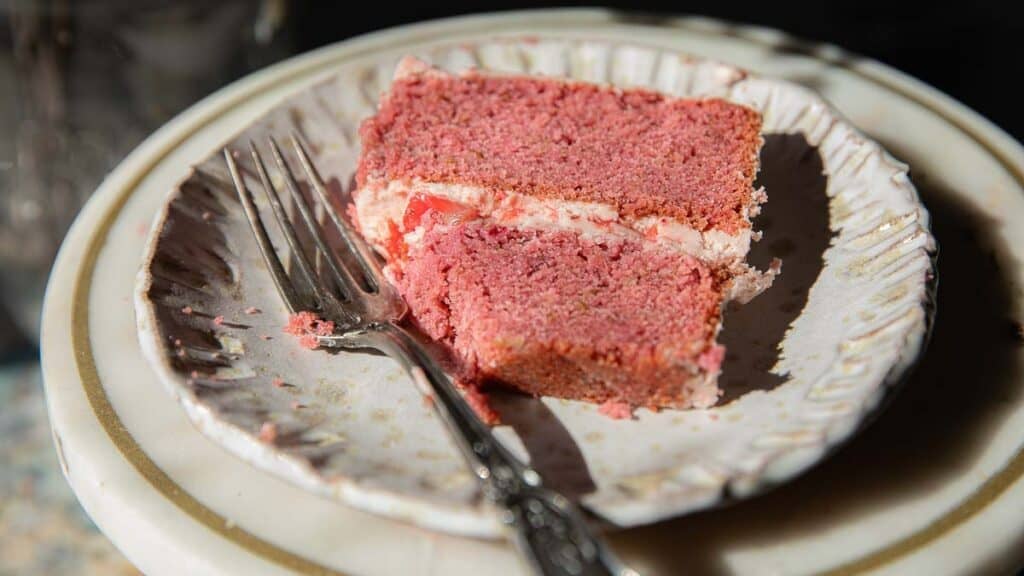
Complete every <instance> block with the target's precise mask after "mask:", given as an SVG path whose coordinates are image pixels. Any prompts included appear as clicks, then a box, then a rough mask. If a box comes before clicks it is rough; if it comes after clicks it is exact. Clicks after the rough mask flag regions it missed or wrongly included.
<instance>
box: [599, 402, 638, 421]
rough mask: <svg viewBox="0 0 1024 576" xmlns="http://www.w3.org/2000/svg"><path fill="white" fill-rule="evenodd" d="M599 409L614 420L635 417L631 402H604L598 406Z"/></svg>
mask: <svg viewBox="0 0 1024 576" xmlns="http://www.w3.org/2000/svg"><path fill="white" fill-rule="evenodd" d="M597 411H598V412H599V413H601V414H603V415H605V416H607V417H609V418H611V419H612V420H629V419H630V418H632V417H633V408H631V407H630V406H629V404H626V403H625V402H616V401H615V400H608V401H606V402H604V403H603V404H601V405H600V406H599V407H598V408H597Z"/></svg>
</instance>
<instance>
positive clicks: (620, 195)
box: [356, 63, 761, 234]
mask: <svg viewBox="0 0 1024 576" xmlns="http://www.w3.org/2000/svg"><path fill="white" fill-rule="evenodd" d="M760 128H761V118H760V115H759V114H758V113H757V112H756V111H754V110H752V109H750V108H747V107H745V106H741V105H738V104H734V103H731V102H727V101H725V100H721V99H699V100H694V99H676V98H670V97H667V96H665V95H662V94H659V93H655V92H651V91H646V90H638V89H629V90H618V89H613V88H611V87H607V86H599V85H595V84H587V83H580V82H567V81H563V80H555V79H549V78H538V77H526V76H500V75H492V74H484V73H480V72H475V71H470V72H468V73H465V74H463V75H460V76H453V75H450V74H447V73H443V72H440V71H437V70H433V69H429V68H426V67H425V66H413V65H409V64H408V63H403V66H402V67H400V70H399V74H398V76H397V77H396V79H395V81H394V83H393V84H392V87H391V89H390V91H389V92H388V93H387V94H386V95H385V97H384V99H383V101H382V102H381V105H380V108H379V111H378V113H377V114H376V115H375V116H374V117H372V118H370V119H368V120H367V121H366V122H364V123H363V125H362V127H361V129H360V136H361V138H362V145H363V154H362V156H361V160H360V164H359V168H358V171H357V175H356V180H357V184H358V185H359V186H364V185H365V184H366V183H368V182H373V181H377V182H380V181H391V180H409V181H412V180H419V181H426V182H438V183H459V184H467V185H473V186H479V187H483V188H487V189H492V190H495V191H514V192H518V193H522V194H527V195H531V196H536V197H542V198H554V199H564V200H575V201H587V202H596V203H602V204H607V205H611V206H613V207H614V208H616V210H617V211H618V212H619V214H620V215H622V216H626V217H633V218H642V217H646V216H661V217H668V218H672V219H675V220H678V221H681V222H683V223H685V224H687V225H689V226H692V227H693V228H695V229H698V230H701V231H707V230H721V231H724V232H726V233H730V234H732V233H735V232H737V231H739V230H741V229H745V228H749V226H750V224H749V220H748V219H747V217H746V212H745V210H746V208H747V207H748V206H749V205H750V203H751V202H752V192H753V182H754V178H755V176H756V172H757V164H758V160H757V154H758V151H759V148H760V145H761V136H760Z"/></svg>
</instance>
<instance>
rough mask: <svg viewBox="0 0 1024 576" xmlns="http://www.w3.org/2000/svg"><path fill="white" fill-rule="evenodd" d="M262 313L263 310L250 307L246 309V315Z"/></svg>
mask: <svg viewBox="0 0 1024 576" xmlns="http://www.w3.org/2000/svg"><path fill="white" fill-rule="evenodd" d="M262 312H263V311H262V310H260V309H259V308H257V307H255V306H249V307H248V308H246V309H245V313H246V314H260V313H262Z"/></svg>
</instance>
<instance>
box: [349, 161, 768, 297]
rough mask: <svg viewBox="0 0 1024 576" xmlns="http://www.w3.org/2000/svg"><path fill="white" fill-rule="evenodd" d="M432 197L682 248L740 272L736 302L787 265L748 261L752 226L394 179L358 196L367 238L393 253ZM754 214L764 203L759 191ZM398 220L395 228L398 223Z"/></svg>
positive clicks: (532, 221) (498, 215)
mask: <svg viewBox="0 0 1024 576" xmlns="http://www.w3.org/2000/svg"><path fill="white" fill-rule="evenodd" d="M416 194H426V195H430V196H435V197H439V198H444V199H445V200H450V201H452V202H458V203H460V204H465V205H467V206H471V207H473V208H474V209H475V210H476V211H477V212H478V213H479V214H480V216H482V217H485V218H489V219H492V220H494V221H496V222H498V223H500V224H502V225H503V226H508V227H510V228H531V229H545V230H573V231H576V232H578V233H580V234H581V235H583V236H589V237H608V236H614V237H619V238H623V239H632V240H639V239H647V240H648V241H653V242H657V243H658V244H660V245H661V246H664V247H667V248H670V249H677V250H679V251H681V252H683V253H685V254H689V255H690V256H693V257H695V258H698V259H700V260H702V261H704V262H708V263H710V264H713V265H716V266H722V267H725V268H728V269H729V270H730V272H731V273H732V275H733V281H732V283H731V285H730V289H729V294H728V299H729V300H737V301H739V302H746V301H748V300H750V299H751V298H753V297H754V296H756V295H757V294H759V293H761V292H763V291H764V290H765V289H766V288H768V287H769V286H770V285H771V283H772V280H773V278H774V277H775V275H777V274H778V272H779V263H778V262H775V263H773V264H772V267H771V268H770V269H769V270H768V271H766V272H761V271H758V270H755V269H754V268H751V267H750V266H748V265H747V264H746V262H745V258H746V255H747V251H749V250H750V242H751V240H752V239H754V234H753V233H752V232H751V230H750V228H747V229H744V230H741V231H740V232H738V233H737V234H726V233H725V232H722V231H719V230H711V231H708V232H701V231H699V230H696V229H694V228H692V227H690V226H687V225H686V224H683V223H681V222H678V221H676V220H672V219H670V218H665V217H658V216H648V217H644V218H630V217H624V216H622V215H621V214H619V212H618V211H617V210H615V209H614V208H613V207H611V206H608V205H605V204H596V203H593V202H578V201H569V200H556V199H542V198H534V197H532V196H527V195H524V194H520V193H517V192H511V191H505V192H497V193H495V192H493V191H490V190H487V189H485V188H480V187H477V186H465V185H461V184H437V183H430V182H421V181H412V182H407V181H399V180H394V181H390V182H387V183H384V182H371V183H369V184H367V185H366V186H363V187H362V188H360V189H359V190H356V191H355V192H354V193H353V200H354V204H355V216H356V219H357V221H358V223H359V226H360V229H361V231H362V233H363V236H364V237H365V238H366V239H367V240H368V241H369V242H370V243H371V244H372V245H373V246H374V248H375V249H377V250H378V251H380V252H381V254H383V255H385V256H388V240H389V238H390V237H391V234H392V232H391V230H392V226H393V225H395V226H397V227H398V228H399V229H401V225H402V220H403V217H404V215H405V211H406V207H407V206H408V204H409V200H410V199H411V198H412V197H413V196H415V195H416ZM757 194H758V196H757V201H755V203H754V210H757V206H758V205H759V204H760V201H761V200H763V191H758V192H757ZM392 223H393V224H392ZM422 236H423V229H422V227H417V228H416V229H414V230H409V231H406V232H405V233H404V236H403V239H404V241H405V243H406V244H407V245H409V246H415V245H416V244H417V243H419V242H420V240H421V238H422Z"/></svg>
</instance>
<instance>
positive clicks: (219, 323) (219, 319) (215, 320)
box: [213, 316, 224, 326]
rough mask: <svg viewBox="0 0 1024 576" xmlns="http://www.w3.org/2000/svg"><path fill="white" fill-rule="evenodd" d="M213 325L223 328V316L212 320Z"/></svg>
mask: <svg viewBox="0 0 1024 576" xmlns="http://www.w3.org/2000/svg"><path fill="white" fill-rule="evenodd" d="M213 323H214V324H216V325H217V326H223V325H224V317H223V316H217V317H216V318H214V319H213Z"/></svg>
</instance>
